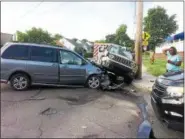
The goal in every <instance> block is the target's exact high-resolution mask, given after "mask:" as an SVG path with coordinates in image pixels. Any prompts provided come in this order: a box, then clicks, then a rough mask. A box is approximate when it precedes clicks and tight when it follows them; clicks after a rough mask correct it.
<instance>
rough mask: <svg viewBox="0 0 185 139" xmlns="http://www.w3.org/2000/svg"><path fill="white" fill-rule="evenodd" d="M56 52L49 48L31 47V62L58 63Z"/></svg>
mask: <svg viewBox="0 0 185 139" xmlns="http://www.w3.org/2000/svg"><path fill="white" fill-rule="evenodd" d="M56 58H57V54H56V50H55V49H53V48H47V47H37V46H32V47H31V60H32V61H40V62H56Z"/></svg>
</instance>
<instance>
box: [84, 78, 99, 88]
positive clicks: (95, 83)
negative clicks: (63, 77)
mask: <svg viewBox="0 0 185 139" xmlns="http://www.w3.org/2000/svg"><path fill="white" fill-rule="evenodd" d="M100 85H101V80H100V78H99V77H98V76H97V75H92V76H90V77H89V78H88V79H87V86H88V87H89V88H91V89H99V88H100Z"/></svg>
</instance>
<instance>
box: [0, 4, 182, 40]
mask: <svg viewBox="0 0 185 139" xmlns="http://www.w3.org/2000/svg"><path fill="white" fill-rule="evenodd" d="M157 5H159V6H162V7H164V8H165V9H166V10H167V13H168V14H169V15H172V14H176V15H177V18H176V20H177V24H178V25H179V29H178V30H177V33H178V32H182V31H183V2H144V10H143V16H144V17H145V16H146V15H147V11H148V9H149V8H153V7H155V6H157ZM135 8H136V3H135V2H1V32H3V33H12V34H13V33H15V32H16V30H19V31H23V32H25V31H26V30H29V29H30V28H32V27H41V28H43V29H44V30H47V31H48V32H50V33H51V34H55V33H59V34H61V35H63V36H65V37H67V38H78V39H84V38H85V39H88V40H90V41H94V40H100V39H104V38H105V36H106V35H107V34H110V33H115V31H116V29H117V28H118V27H119V25H121V24H126V25H127V33H128V35H129V36H130V37H131V38H134V35H135V27H136V24H135V21H136V20H135V16H136V9H135Z"/></svg>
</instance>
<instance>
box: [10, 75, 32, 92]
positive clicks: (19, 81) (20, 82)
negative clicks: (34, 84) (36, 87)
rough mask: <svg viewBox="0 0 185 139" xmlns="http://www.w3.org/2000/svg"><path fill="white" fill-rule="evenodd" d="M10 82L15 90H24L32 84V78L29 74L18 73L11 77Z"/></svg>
mask: <svg viewBox="0 0 185 139" xmlns="http://www.w3.org/2000/svg"><path fill="white" fill-rule="evenodd" d="M10 84H11V87H12V88H13V89H14V90H17V91H23V90H26V89H27V88H28V87H29V86H30V79H29V78H28V76H27V75H25V74H22V73H18V74H15V75H13V76H12V77H11V79H10Z"/></svg>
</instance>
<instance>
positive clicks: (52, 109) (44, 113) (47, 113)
mask: <svg viewBox="0 0 185 139" xmlns="http://www.w3.org/2000/svg"><path fill="white" fill-rule="evenodd" d="M56 113H57V110H56V109H54V108H47V109H45V110H44V111H42V112H41V113H40V114H41V115H47V116H48V115H52V114H56Z"/></svg>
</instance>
